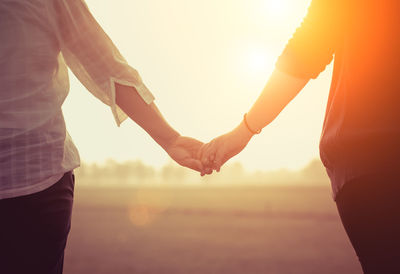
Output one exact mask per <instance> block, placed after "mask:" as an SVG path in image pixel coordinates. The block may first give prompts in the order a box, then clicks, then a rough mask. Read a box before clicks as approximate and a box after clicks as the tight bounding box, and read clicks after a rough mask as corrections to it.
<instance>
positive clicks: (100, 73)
mask: <svg viewBox="0 0 400 274" xmlns="http://www.w3.org/2000/svg"><path fill="white" fill-rule="evenodd" d="M54 12H55V16H56V18H57V22H58V23H57V25H58V36H59V41H60V47H61V52H62V55H63V57H64V60H65V62H66V63H67V65H68V67H69V68H70V69H71V71H72V72H73V73H74V74H75V76H76V77H77V78H78V79H79V81H80V82H81V83H82V84H83V85H84V86H85V87H86V88H87V89H88V90H89V91H90V92H91V93H92V94H93V95H94V96H96V97H97V98H98V99H100V100H101V101H102V102H103V103H105V104H107V105H109V106H110V107H111V110H112V113H113V115H114V117H115V120H116V122H117V124H118V125H120V124H121V123H122V122H123V121H124V120H125V119H126V118H127V115H126V114H125V113H124V112H123V111H122V110H121V109H120V108H119V107H118V105H117V104H116V91H115V88H116V83H118V84H121V85H125V86H130V87H133V88H134V89H135V90H136V91H137V92H138V94H139V95H140V96H141V98H143V100H144V101H145V102H146V103H147V104H150V103H151V102H152V101H153V100H154V96H153V95H152V93H151V92H150V91H149V90H148V88H147V87H146V86H145V84H144V83H143V81H142V79H141V77H140V76H139V74H138V72H137V71H136V70H135V69H134V68H132V67H131V66H129V65H128V63H127V62H126V60H125V59H124V57H123V56H122V55H121V53H120V52H119V50H118V49H117V47H116V46H115V45H114V43H113V42H112V41H111V39H110V38H109V37H108V36H107V34H106V33H105V32H104V30H103V29H102V28H101V26H100V25H99V24H98V22H97V21H96V19H95V18H94V17H93V15H92V14H91V13H90V11H89V9H88V7H87V5H86V3H85V2H84V1H83V0H54Z"/></svg>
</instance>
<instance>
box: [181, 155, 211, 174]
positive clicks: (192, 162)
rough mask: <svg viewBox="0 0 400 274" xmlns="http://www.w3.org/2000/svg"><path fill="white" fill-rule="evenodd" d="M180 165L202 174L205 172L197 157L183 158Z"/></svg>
mask: <svg viewBox="0 0 400 274" xmlns="http://www.w3.org/2000/svg"><path fill="white" fill-rule="evenodd" d="M180 164H181V165H182V166H184V167H187V168H190V169H193V170H196V171H198V172H200V173H201V174H203V172H205V169H204V166H203V164H202V163H201V161H199V160H198V159H192V158H187V159H184V160H183V161H182V162H181V163H180Z"/></svg>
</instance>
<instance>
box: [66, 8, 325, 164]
mask: <svg viewBox="0 0 400 274" xmlns="http://www.w3.org/2000/svg"><path fill="white" fill-rule="evenodd" d="M86 2H87V4H88V6H89V8H90V10H91V11H92V13H93V15H94V16H95V18H96V19H97V20H98V22H99V23H100V25H101V26H102V27H103V28H104V30H105V31H106V33H107V34H108V35H109V36H110V37H111V39H112V40H113V41H114V43H115V44H116V45H117V47H118V48H119V49H120V51H121V53H122V54H123V55H124V57H125V58H126V59H127V61H128V63H129V64H130V65H131V66H132V67H134V68H135V69H136V70H138V71H139V73H140V75H141V77H142V79H143V81H144V83H145V84H146V85H147V86H148V87H149V89H150V90H151V91H152V93H153V94H154V95H155V97H156V101H155V102H156V104H157V106H158V107H159V108H160V110H161V112H162V113H163V115H164V117H165V118H166V119H167V121H168V122H169V123H170V124H171V125H172V126H173V127H174V128H175V129H177V130H178V131H179V132H180V133H181V134H182V135H186V136H191V137H195V138H197V139H199V140H201V141H203V142H208V141H210V140H212V138H214V137H217V136H218V135H220V134H224V133H226V132H228V131H230V130H232V129H233V128H234V127H236V126H237V125H238V124H239V123H240V122H241V120H242V119H243V114H244V113H246V112H247V111H248V110H249V109H250V107H251V106H252V104H253V103H254V101H255V100H256V99H257V97H258V96H259V94H260V92H261V91H262V89H263V87H264V85H265V83H266V82H267V80H268V77H269V76H270V74H271V72H272V71H273V69H274V65H275V62H276V60H277V58H278V57H279V55H280V53H281V52H282V50H283V49H284V47H285V45H286V43H287V41H288V40H289V39H290V37H291V36H292V34H293V33H294V31H295V30H296V28H297V27H298V26H299V25H300V23H301V21H302V18H303V17H304V16H305V14H306V12H307V7H308V5H309V3H310V0H234V1H232V0H218V1H215V0H201V1H200V0H196V1H195V0H142V1H139V0H113V1H106V0H86ZM331 74H332V66H329V67H328V68H327V69H326V71H325V72H323V73H322V74H321V75H320V76H319V78H318V79H316V80H312V81H311V82H310V83H309V84H308V85H307V86H306V88H304V89H303V91H302V92H301V93H300V94H299V95H298V96H297V97H296V98H295V99H294V100H293V101H292V102H291V103H290V104H289V105H288V106H287V107H286V109H285V110H284V111H283V112H282V113H281V114H280V115H279V117H278V118H277V119H276V120H275V121H274V122H273V123H271V124H270V125H268V126H267V127H266V128H264V129H263V131H262V133H261V134H260V135H257V136H255V137H254V138H253V139H252V140H251V142H250V143H249V145H248V146H247V147H246V148H245V150H244V151H243V152H242V153H241V154H239V155H237V156H236V157H234V158H233V159H232V160H231V161H232V162H235V161H238V162H241V163H242V164H243V166H244V167H245V168H246V169H248V170H263V171H267V170H274V169H281V168H286V169H298V168H302V167H303V166H305V165H307V163H308V162H309V161H311V160H312V159H314V158H317V157H319V152H318V145H319V138H320V134H321V129H322V123H323V118H324V112H325V108H326V102H327V97H328V92H329V85H330V80H331ZM70 78H71V79H70V80H71V91H70V94H69V96H68V98H67V100H66V102H65V103H64V106H63V111H64V115H65V119H66V122H67V128H68V131H69V133H70V135H71V136H72V138H73V140H74V142H75V144H76V146H77V147H78V149H79V151H80V155H81V158H82V160H83V161H85V162H89V163H93V162H97V163H104V162H105V161H106V160H107V159H114V160H116V161H119V162H123V161H128V160H141V161H143V162H144V163H146V164H149V165H153V166H155V167H156V168H157V167H161V166H163V165H164V164H166V163H168V162H170V161H171V160H170V159H169V158H168V156H167V154H166V153H165V152H164V151H163V150H162V149H161V148H160V147H159V146H158V145H157V144H156V143H155V142H154V141H153V140H152V139H151V137H150V136H148V135H147V133H145V132H144V131H143V130H142V129H141V128H140V127H139V126H137V125H136V124H135V123H133V122H132V121H125V122H124V123H123V124H122V125H121V127H117V126H116V124H115V122H114V118H113V116H112V114H111V111H110V109H109V107H108V106H106V105H104V104H102V103H101V102H100V101H98V100H97V99H96V98H94V96H92V95H91V94H90V93H89V92H88V91H87V90H86V89H85V88H84V87H83V86H82V85H81V84H80V83H79V82H78V81H77V80H76V78H75V77H74V76H73V75H72V73H70Z"/></svg>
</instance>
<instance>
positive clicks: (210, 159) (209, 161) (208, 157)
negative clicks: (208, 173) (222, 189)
mask: <svg viewBox="0 0 400 274" xmlns="http://www.w3.org/2000/svg"><path fill="white" fill-rule="evenodd" d="M216 150H217V145H216V142H215V141H214V140H213V141H212V142H211V143H209V144H208V145H207V146H206V147H205V148H204V152H203V157H202V163H203V164H204V165H205V166H208V167H213V168H214V159H215V153H216Z"/></svg>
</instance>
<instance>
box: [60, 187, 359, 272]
mask: <svg viewBox="0 0 400 274" xmlns="http://www.w3.org/2000/svg"><path fill="white" fill-rule="evenodd" d="M78 185H79V184H78ZM65 273H66V274H87V273H96V274H106V273H107V274H108V273H113V274H117V273H123V274H125V273H140V274H181V273H182V274H192V273H193V274H213V273H218V274H245V273H246V274H247V273H248V274H258V273H279V274H280V273H283V274H285V273H296V274H302V273H318V274H321V273H341V274H345V273H351V274H357V273H361V269H360V267H359V265H358V262H357V258H356V256H355V253H354V251H353V250H352V248H351V246H350V243H349V241H348V239H347V236H346V235H345V232H344V230H343V228H342V226H341V224H340V220H339V217H338V214H337V212H336V208H335V204H334V202H333V200H332V198H331V193H330V190H329V186H326V187H322V186H307V187H305V186H304V187H290V186H284V187H272V186H269V187H261V186H253V187H251V186H248V187H239V186H237V187H220V188H218V187H208V186H204V187H186V188H181V187H168V186H167V187H163V188H156V187H147V188H128V187H126V188H106V187H104V188H93V187H77V188H76V191H75V205H74V214H73V224H72V230H71V234H70V238H69V243H68V246H67V251H66V259H65Z"/></svg>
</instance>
